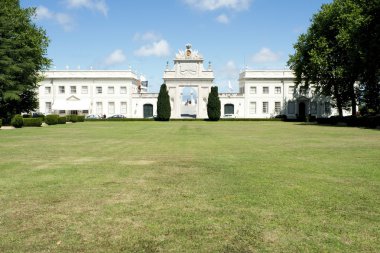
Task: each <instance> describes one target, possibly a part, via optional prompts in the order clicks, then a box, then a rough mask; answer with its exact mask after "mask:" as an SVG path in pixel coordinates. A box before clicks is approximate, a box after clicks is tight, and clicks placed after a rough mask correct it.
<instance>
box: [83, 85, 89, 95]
mask: <svg viewBox="0 0 380 253" xmlns="http://www.w3.org/2000/svg"><path fill="white" fill-rule="evenodd" d="M82 94H88V86H82Z"/></svg>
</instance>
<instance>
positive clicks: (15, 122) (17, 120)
mask: <svg viewBox="0 0 380 253" xmlns="http://www.w3.org/2000/svg"><path fill="white" fill-rule="evenodd" d="M11 125H12V126H13V127H15V128H21V127H22V126H23V125H24V120H23V118H22V116H21V115H20V114H16V115H15V116H14V117H13V118H12V120H11Z"/></svg>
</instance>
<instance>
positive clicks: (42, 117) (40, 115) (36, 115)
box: [32, 112, 45, 121]
mask: <svg viewBox="0 0 380 253" xmlns="http://www.w3.org/2000/svg"><path fill="white" fill-rule="evenodd" d="M32 118H41V119H42V121H45V115H44V114H43V113H41V112H34V113H33V114H32Z"/></svg>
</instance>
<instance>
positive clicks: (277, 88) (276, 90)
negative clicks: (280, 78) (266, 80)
mask: <svg viewBox="0 0 380 253" xmlns="http://www.w3.org/2000/svg"><path fill="white" fill-rule="evenodd" d="M274 93H275V94H281V87H280V86H278V87H275V88H274Z"/></svg>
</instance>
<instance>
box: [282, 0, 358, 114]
mask: <svg viewBox="0 0 380 253" xmlns="http://www.w3.org/2000/svg"><path fill="white" fill-rule="evenodd" d="M341 7H342V6H340V5H339V3H338V1H335V2H334V3H332V4H325V5H323V6H322V8H321V10H320V12H319V13H317V14H315V15H314V17H313V19H312V24H311V26H310V27H309V29H308V31H307V33H306V34H302V35H301V36H300V37H299V39H298V42H297V43H296V44H295V45H294V48H295V50H296V53H295V54H294V55H291V56H290V59H289V61H288V65H289V66H290V68H291V69H292V70H293V71H294V73H295V75H296V83H297V84H298V85H299V84H301V83H302V84H304V85H305V86H306V87H307V88H308V87H309V86H310V85H313V86H314V88H315V89H316V91H317V92H319V93H321V94H323V95H325V96H330V97H331V98H332V99H333V100H334V101H335V104H336V106H337V108H338V112H339V115H340V116H342V115H343V109H346V108H347V107H348V106H351V107H352V113H353V115H356V94H355V89H354V85H355V81H356V80H357V78H358V68H357V65H358V61H357V59H358V58H357V55H356V54H354V53H353V50H352V48H350V47H348V45H347V44H344V43H342V40H341V39H340V34H341V30H342V27H345V26H346V25H347V24H346V23H345V22H344V20H343V18H342V17H344V15H345V12H344V11H345V8H341Z"/></svg>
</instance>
